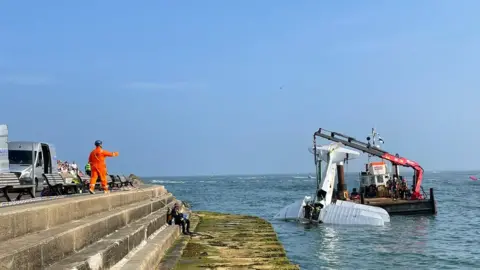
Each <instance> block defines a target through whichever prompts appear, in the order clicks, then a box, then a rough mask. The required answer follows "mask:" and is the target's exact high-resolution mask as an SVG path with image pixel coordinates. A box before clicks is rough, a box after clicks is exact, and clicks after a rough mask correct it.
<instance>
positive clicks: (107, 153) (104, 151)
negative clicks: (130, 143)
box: [103, 150, 118, 157]
mask: <svg viewBox="0 0 480 270" xmlns="http://www.w3.org/2000/svg"><path fill="white" fill-rule="evenodd" d="M103 155H104V156H105V157H117V156H118V152H109V151H107V150H103Z"/></svg>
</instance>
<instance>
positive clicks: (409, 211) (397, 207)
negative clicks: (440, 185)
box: [361, 188, 437, 216]
mask: <svg viewBox="0 0 480 270" xmlns="http://www.w3.org/2000/svg"><path fill="white" fill-rule="evenodd" d="M361 203H362V204H366V205H372V206H378V207H381V208H383V209H385V210H387V212H388V213H389V214H390V215H391V216H394V215H403V216H405V215H436V214H437V202H436V201H435V196H434V194H433V188H430V197H429V198H428V199H425V200H395V201H394V200H392V199H391V198H372V199H370V198H364V197H363V196H362V197H361Z"/></svg>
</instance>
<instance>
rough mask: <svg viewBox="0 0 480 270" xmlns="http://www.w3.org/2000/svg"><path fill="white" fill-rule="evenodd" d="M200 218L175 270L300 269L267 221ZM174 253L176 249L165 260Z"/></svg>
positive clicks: (208, 214) (207, 214)
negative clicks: (288, 255)
mask: <svg viewBox="0 0 480 270" xmlns="http://www.w3.org/2000/svg"><path fill="white" fill-rule="evenodd" d="M198 216H199V217H200V220H199V223H198V225H197V227H196V230H195V234H194V236H193V237H192V238H191V239H190V240H189V242H188V244H187V245H186V247H185V249H184V250H183V252H182V254H181V257H180V258H179V260H178V263H177V264H176V266H175V268H174V269H177V270H183V269H205V268H210V269H217V268H219V269H300V268H299V266H297V265H294V264H292V263H291V262H290V261H289V259H288V258H287V256H286V252H285V249H284V248H283V246H282V244H281V243H280V241H279V240H278V237H277V234H276V233H275V231H274V229H273V227H272V225H271V224H270V223H269V222H267V221H266V220H264V219H261V218H259V217H253V216H242V215H229V214H221V213H212V212H198ZM180 241H181V240H180ZM171 252H175V249H172V250H170V251H169V254H167V255H166V256H165V257H168V256H171ZM163 264H164V266H166V265H167V264H166V263H165V261H164V263H163ZM164 268H165V269H168V268H170V267H164ZM161 269H162V268H161Z"/></svg>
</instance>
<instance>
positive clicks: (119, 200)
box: [0, 186, 167, 241]
mask: <svg viewBox="0 0 480 270" xmlns="http://www.w3.org/2000/svg"><path fill="white" fill-rule="evenodd" d="M166 193H167V191H166V189H165V188H164V187H163V186H150V187H146V188H139V189H137V190H132V191H119V192H112V193H111V194H109V195H104V194H97V195H81V196H72V197H69V198H64V199H58V200H53V201H44V202H38V203H33V204H24V205H16V206H11V207H5V208H0V241H5V240H9V239H12V238H15V237H20V236H23V235H26V234H29V233H34V232H38V231H42V230H46V229H49V228H52V227H55V226H58V225H61V224H65V223H67V222H70V221H72V220H77V219H81V218H84V217H87V216H90V215H93V214H97V213H101V212H105V211H109V210H111V209H113V208H117V207H121V206H124V205H128V204H132V203H136V202H139V201H143V200H147V199H150V198H158V197H159V196H161V195H163V194H166Z"/></svg>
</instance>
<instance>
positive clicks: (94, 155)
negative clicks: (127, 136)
mask: <svg viewBox="0 0 480 270" xmlns="http://www.w3.org/2000/svg"><path fill="white" fill-rule="evenodd" d="M116 156H118V152H113V153H112V152H109V151H107V150H103V149H102V147H101V146H97V147H96V148H95V149H94V150H93V151H92V152H91V153H90V156H89V157H88V162H89V163H90V166H91V167H92V173H91V176H90V190H91V191H93V190H95V183H96V182H97V178H98V177H100V180H101V181H102V188H103V190H105V191H108V186H107V164H105V158H106V157H116Z"/></svg>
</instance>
